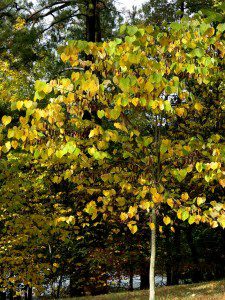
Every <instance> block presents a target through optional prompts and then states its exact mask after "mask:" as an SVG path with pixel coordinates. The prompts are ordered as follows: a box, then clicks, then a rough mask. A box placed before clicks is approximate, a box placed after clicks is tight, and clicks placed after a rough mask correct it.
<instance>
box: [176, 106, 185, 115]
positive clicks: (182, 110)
mask: <svg viewBox="0 0 225 300" xmlns="http://www.w3.org/2000/svg"><path fill="white" fill-rule="evenodd" d="M175 111H176V114H177V115H178V116H179V117H182V116H183V115H184V113H185V109H184V108H183V107H179V108H176V109H175Z"/></svg>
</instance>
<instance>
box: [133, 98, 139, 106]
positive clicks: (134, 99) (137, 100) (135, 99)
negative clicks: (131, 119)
mask: <svg viewBox="0 0 225 300" xmlns="http://www.w3.org/2000/svg"><path fill="white" fill-rule="evenodd" d="M138 102H139V99H138V98H133V99H132V103H133V105H134V106H137V105H138Z"/></svg>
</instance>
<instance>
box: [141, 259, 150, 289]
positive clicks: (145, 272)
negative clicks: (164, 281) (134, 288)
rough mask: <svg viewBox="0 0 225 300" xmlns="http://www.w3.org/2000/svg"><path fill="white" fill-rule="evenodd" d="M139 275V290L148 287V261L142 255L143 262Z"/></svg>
mask: <svg viewBox="0 0 225 300" xmlns="http://www.w3.org/2000/svg"><path fill="white" fill-rule="evenodd" d="M140 277H141V284H140V290H147V289H149V262H146V261H145V258H144V257H143V263H142V264H141V270H140Z"/></svg>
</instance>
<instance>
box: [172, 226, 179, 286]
mask: <svg viewBox="0 0 225 300" xmlns="http://www.w3.org/2000/svg"><path fill="white" fill-rule="evenodd" d="M174 246H175V249H176V258H175V259H174V260H173V262H174V264H173V275H172V281H171V285H177V284H179V279H180V261H181V249H180V228H179V227H176V231H175V233H174Z"/></svg>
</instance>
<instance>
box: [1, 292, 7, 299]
mask: <svg viewBox="0 0 225 300" xmlns="http://www.w3.org/2000/svg"><path fill="white" fill-rule="evenodd" d="M0 300H6V293H5V292H0Z"/></svg>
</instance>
